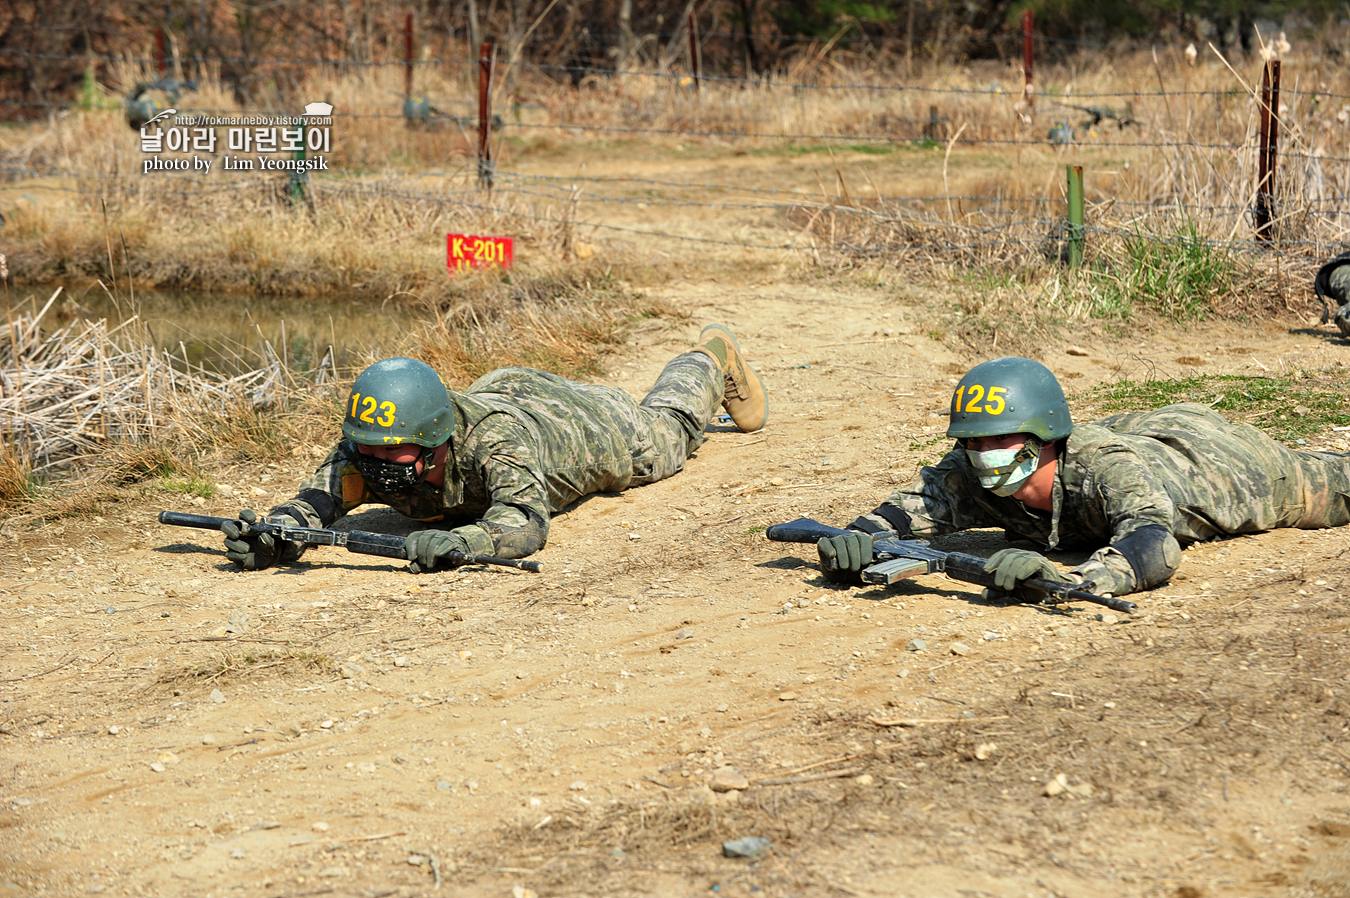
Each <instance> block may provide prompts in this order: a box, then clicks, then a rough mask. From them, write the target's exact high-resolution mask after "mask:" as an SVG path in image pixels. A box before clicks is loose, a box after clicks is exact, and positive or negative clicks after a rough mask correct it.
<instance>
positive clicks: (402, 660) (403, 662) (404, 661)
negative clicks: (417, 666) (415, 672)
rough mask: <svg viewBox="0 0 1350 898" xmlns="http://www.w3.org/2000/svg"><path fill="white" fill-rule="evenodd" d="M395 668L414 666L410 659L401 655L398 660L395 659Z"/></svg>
mask: <svg viewBox="0 0 1350 898" xmlns="http://www.w3.org/2000/svg"><path fill="white" fill-rule="evenodd" d="M394 666H395V667H412V666H413V665H412V662H411V661H409V660H408V658H407V656H406V655H399V656H398V657H397V658H395V659H394Z"/></svg>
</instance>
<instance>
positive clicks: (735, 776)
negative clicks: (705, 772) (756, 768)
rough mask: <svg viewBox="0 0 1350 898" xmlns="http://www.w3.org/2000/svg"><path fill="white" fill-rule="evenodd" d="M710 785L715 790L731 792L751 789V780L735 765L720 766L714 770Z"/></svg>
mask: <svg viewBox="0 0 1350 898" xmlns="http://www.w3.org/2000/svg"><path fill="white" fill-rule="evenodd" d="M708 787H709V788H710V789H712V790H713V791H714V792H731V791H740V790H741V789H749V788H750V781H749V780H747V779H746V778H745V775H744V774H743V773H741V772H740V771H739V770H737V769H736V768H735V767H719V768H717V769H716V770H714V771H713V775H712V780H710V781H709V783H708Z"/></svg>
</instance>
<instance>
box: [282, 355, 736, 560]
mask: <svg viewBox="0 0 1350 898" xmlns="http://www.w3.org/2000/svg"><path fill="white" fill-rule="evenodd" d="M722 390H723V375H722V371H721V369H720V368H719V367H718V365H717V363H716V362H715V361H713V359H711V358H709V357H708V356H707V355H705V354H703V353H701V352H689V353H685V354H683V355H680V356H676V357H675V358H674V359H672V360H671V361H670V363H669V364H667V365H666V367H665V370H663V371H662V372H661V376H660V377H659V378H658V379H657V381H656V385H655V386H654V387H652V390H651V392H650V393H648V394H647V397H646V398H645V399H643V400H642V403H641V404H639V403H637V402H635V401H634V400H633V398H632V397H631V396H629V395H628V394H627V393H625V392H624V391H623V390H619V389H615V388H613V387H600V386H593V385H591V384H582V383H576V382H574V381H570V380H566V379H565V378H562V377H558V376H557V375H555V374H549V373H547V372H544V371H536V370H534V369H532V368H501V369H499V370H497V371H493V372H491V373H490V374H486V375H484V376H483V377H481V378H479V379H478V381H476V382H475V383H474V384H473V385H472V386H470V387H469V389H468V390H466V391H465V392H463V393H454V392H452V393H451V394H450V400H451V403H452V405H453V407H454V413H455V418H456V424H455V428H454V434H453V435H452V436H451V438H450V452H449V454H448V455H447V458H446V465H447V470H446V473H445V485H444V486H442V487H437V486H431V485H429V484H426V483H423V484H421V485H420V486H419V488H418V492H417V493H416V494H415V495H413V496H411V497H409V496H398V497H395V496H384V495H380V494H379V493H377V492H375V490H373V489H372V488H371V487H370V486H368V485H367V484H366V482H365V480H364V479H363V478H362V476H361V474H360V473H359V472H358V470H357V468H356V462H355V459H356V456H357V447H356V444H355V443H353V442H351V441H350V440H342V441H341V442H339V443H338V444H337V446H336V447H335V448H334V449H333V450H332V451H331V452H330V453H329V454H328V457H327V458H326V459H325V460H324V462H323V464H321V465H320V466H319V468H318V470H316V471H315V472H314V473H313V474H312V475H310V477H309V478H307V479H306V480H305V481H304V482H303V483H302V484H300V492H299V494H298V495H297V496H296V498H294V499H292V500H290V501H289V502H286V503H284V504H283V505H281V506H279V507H278V508H276V509H273V511H272V513H273V514H287V513H289V514H292V516H298V517H303V518H304V519H305V522H306V524H307V525H308V526H311V527H327V526H329V525H330V524H332V523H333V521H335V520H337V519H338V518H340V517H342V516H343V515H345V514H346V513H347V512H349V511H351V510H352V509H354V508H356V507H357V506H359V505H364V504H366V503H369V502H378V503H381V504H384V505H388V506H390V507H392V508H394V509H396V510H397V511H399V512H400V513H401V514H403V515H405V516H407V517H410V518H414V519H417V520H421V521H439V520H442V519H445V518H448V519H450V520H452V521H454V520H461V521H472V522H473V523H467V524H465V525H464V526H459V527H456V528H455V529H454V530H453V531H452V532H453V533H455V534H457V535H459V536H461V537H463V538H464V540H465V541H466V542H467V543H468V545H469V550H470V551H471V552H475V553H479V554H491V555H498V556H502V557H505V558H520V557H523V556H526V555H529V554H531V553H533V552H536V551H538V550H539V549H540V548H542V547H543V545H544V543H545V542H546V541H547V539H548V522H549V518H550V516H551V515H553V514H556V513H558V512H560V511H562V510H563V509H565V508H566V507H567V506H568V505H570V504H571V503H573V502H575V501H576V500H577V499H579V498H581V497H582V496H586V495H589V494H591V493H599V492H617V491H619V490H623V489H627V488H628V487H630V486H636V485H639V484H643V483H653V482H655V481H657V480H662V479H664V478H666V477H669V476H671V475H672V474H675V473H677V472H679V471H680V470H682V469H683V468H684V463H685V459H687V458H688V457H689V455H690V453H692V452H693V451H694V450H695V449H697V448H698V447H699V446H700V445H701V444H702V443H703V428H704V427H705V426H706V425H707V423H708V422H709V421H710V420H711V419H712V416H713V413H714V411H716V409H717V407H718V404H719V403H720V402H721V401H722ZM297 513H298V514H297Z"/></svg>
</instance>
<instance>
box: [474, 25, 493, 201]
mask: <svg viewBox="0 0 1350 898" xmlns="http://www.w3.org/2000/svg"><path fill="white" fill-rule="evenodd" d="M495 58H496V47H494V46H493V45H492V42H491V41H484V42H483V45H482V46H480V47H479V48H478V186H480V187H486V188H487V189H488V190H491V189H492V142H491V139H490V138H491V136H492V68H493V63H494V61H495Z"/></svg>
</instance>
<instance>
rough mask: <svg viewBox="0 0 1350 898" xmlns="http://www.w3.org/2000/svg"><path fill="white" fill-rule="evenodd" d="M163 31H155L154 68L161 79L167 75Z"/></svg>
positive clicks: (166, 49) (167, 61)
mask: <svg viewBox="0 0 1350 898" xmlns="http://www.w3.org/2000/svg"><path fill="white" fill-rule="evenodd" d="M165 44H166V41H165V38H164V29H163V28H156V29H155V68H156V69H157V70H158V71H159V77H160V78H163V77H164V76H165V75H167V74H168V73H169V54H168V48H167V47H166V46H165Z"/></svg>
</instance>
